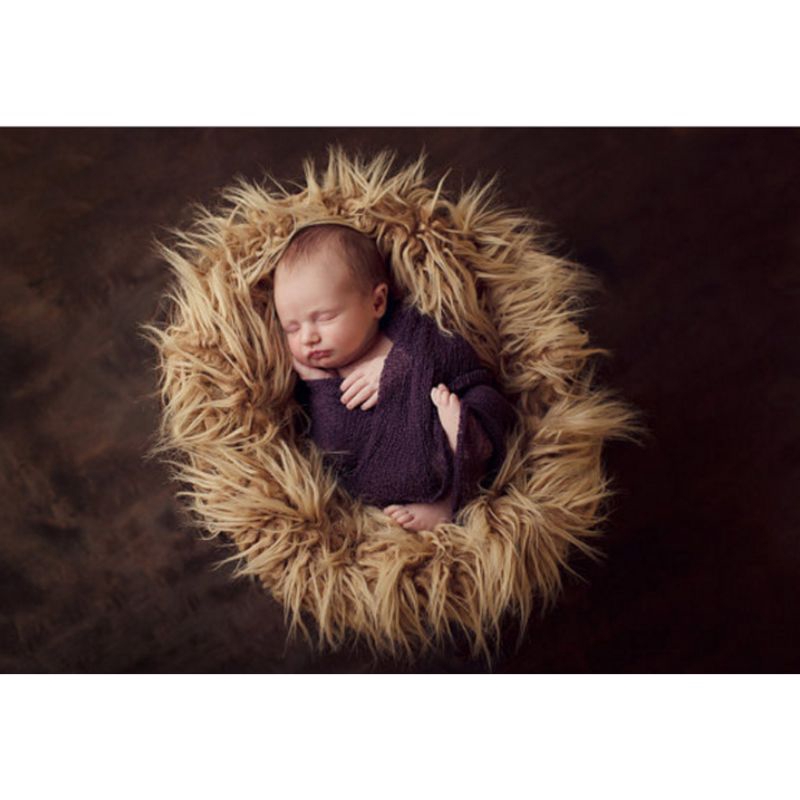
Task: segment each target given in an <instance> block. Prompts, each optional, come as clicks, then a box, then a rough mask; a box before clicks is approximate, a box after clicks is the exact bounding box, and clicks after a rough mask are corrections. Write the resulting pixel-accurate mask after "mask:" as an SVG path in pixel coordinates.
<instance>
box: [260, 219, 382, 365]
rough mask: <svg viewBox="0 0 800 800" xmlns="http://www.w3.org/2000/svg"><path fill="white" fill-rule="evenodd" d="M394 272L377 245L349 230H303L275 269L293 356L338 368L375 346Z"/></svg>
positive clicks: (278, 300)
mask: <svg viewBox="0 0 800 800" xmlns="http://www.w3.org/2000/svg"><path fill="white" fill-rule="evenodd" d="M388 290H389V270H388V269H387V266H386V262H385V261H384V259H383V257H382V256H381V254H380V252H379V251H378V248H377V246H376V244H375V242H374V241H373V240H372V239H370V237H368V236H365V235H364V234H363V233H359V232H358V231H356V230H353V229H352V228H349V227H347V226H345V225H337V224H335V223H325V224H320V225H312V226H310V227H307V228H303V229H302V230H301V231H299V232H298V233H297V234H296V235H295V236H294V237H293V238H292V239H291V241H290V242H289V244H288V245H287V247H286V249H285V250H284V251H283V253H282V255H281V257H280V259H279V261H278V264H277V266H276V268H275V310H276V312H277V314H278V319H279V320H280V323H281V327H282V328H283V330H284V333H285V334H286V340H287V343H288V345H289V349H290V350H291V353H292V355H293V356H294V357H295V358H296V359H297V360H298V361H300V362H301V363H302V364H306V365H307V366H311V367H318V368H320V369H337V368H340V367H344V366H346V365H347V364H350V363H352V362H353V361H356V360H357V359H358V358H360V357H361V356H362V355H364V354H365V353H366V352H367V351H368V350H369V349H370V347H371V346H372V345H373V344H374V342H375V339H376V337H377V336H378V327H379V322H380V319H381V318H382V317H383V315H384V314H385V313H386V304H387V299H388Z"/></svg>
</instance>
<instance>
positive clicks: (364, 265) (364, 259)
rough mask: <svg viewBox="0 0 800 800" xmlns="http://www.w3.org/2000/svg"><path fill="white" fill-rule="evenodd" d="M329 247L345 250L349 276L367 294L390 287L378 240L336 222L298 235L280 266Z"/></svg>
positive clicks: (309, 229) (279, 263)
mask: <svg viewBox="0 0 800 800" xmlns="http://www.w3.org/2000/svg"><path fill="white" fill-rule="evenodd" d="M326 245H339V247H341V248H342V250H344V252H345V254H346V256H347V259H346V260H347V264H348V266H349V267H350V272H351V274H352V275H353V278H354V279H355V281H356V283H357V284H358V285H359V287H360V288H361V289H362V290H363V291H364V292H371V291H372V290H373V289H374V288H375V287H376V286H377V285H378V284H379V283H387V284H389V286H390V287H391V276H390V274H389V267H388V266H387V264H386V260H385V259H384V258H383V256H382V255H381V254H380V251H379V250H378V246H377V244H375V240H374V239H372V238H370V237H369V236H366V235H365V234H363V233H360V232H359V231H356V230H354V229H353V228H349V227H348V226H346V225H338V224H336V223H335V222H326V223H321V224H319V225H310V226H309V227H307V228H303V229H302V230H301V231H299V232H298V233H297V234H296V235H295V236H294V237H292V239H291V240H290V241H289V244H288V245H287V246H286V249H285V250H284V251H283V253H282V254H281V257H280V258H279V259H278V265H283V266H291V265H292V264H294V263H296V262H297V260H298V259H299V258H300V257H301V256H304V255H308V254H310V253H314V252H315V251H317V250H318V249H320V248H322V247H325V246H326Z"/></svg>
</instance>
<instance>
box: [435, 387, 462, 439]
mask: <svg viewBox="0 0 800 800" xmlns="http://www.w3.org/2000/svg"><path fill="white" fill-rule="evenodd" d="M431 400H433V404H434V405H435V406H436V410H437V411H438V412H439V422H441V423H442V427H443V428H444V432H445V433H446V434H447V441H448V442H449V443H450V448H451V450H452V451H453V452H454V453H455V451H456V442H458V421H459V419H460V418H461V401H460V400H459V399H458V395H457V394H456V393H455V392H451V391H450V390H449V389H448V388H447V387H446V386H445V385H444V384H443V383H440V384H439V385H438V386H434V387H433V389H431Z"/></svg>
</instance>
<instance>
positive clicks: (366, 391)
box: [347, 386, 375, 411]
mask: <svg viewBox="0 0 800 800" xmlns="http://www.w3.org/2000/svg"><path fill="white" fill-rule="evenodd" d="M374 391H375V389H374V387H372V386H365V387H364V388H363V389H361V390H359V391H358V392H357V393H356V394H354V395H353V398H352V399H351V400H350V401H349V402H348V403H347V408H348V409H349V410H350V411H352V410H353V409H354V408H355V407H356V406H360V405H361V404H362V403H363V402H364V401H365V400H366V399H367V398H368V397H369V396H370V395H371V394H372V393H373V392H374Z"/></svg>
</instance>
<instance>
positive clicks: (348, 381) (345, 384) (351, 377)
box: [340, 369, 364, 391]
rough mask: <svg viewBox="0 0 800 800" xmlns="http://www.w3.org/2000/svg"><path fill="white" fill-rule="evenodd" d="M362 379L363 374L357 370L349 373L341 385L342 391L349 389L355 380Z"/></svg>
mask: <svg viewBox="0 0 800 800" xmlns="http://www.w3.org/2000/svg"><path fill="white" fill-rule="evenodd" d="M363 377H364V373H363V372H362V371H361V370H360V369H357V370H356V371H355V372H351V373H350V374H349V375H348V376H347V377H346V378H345V379H344V380H343V381H342V385H341V387H340V388H341V389H342V391H344V390H346V389H349V388H350V387H351V386H352V385H353V384H354V383H355V382H356V381H357V380H359V379H360V378H363Z"/></svg>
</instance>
